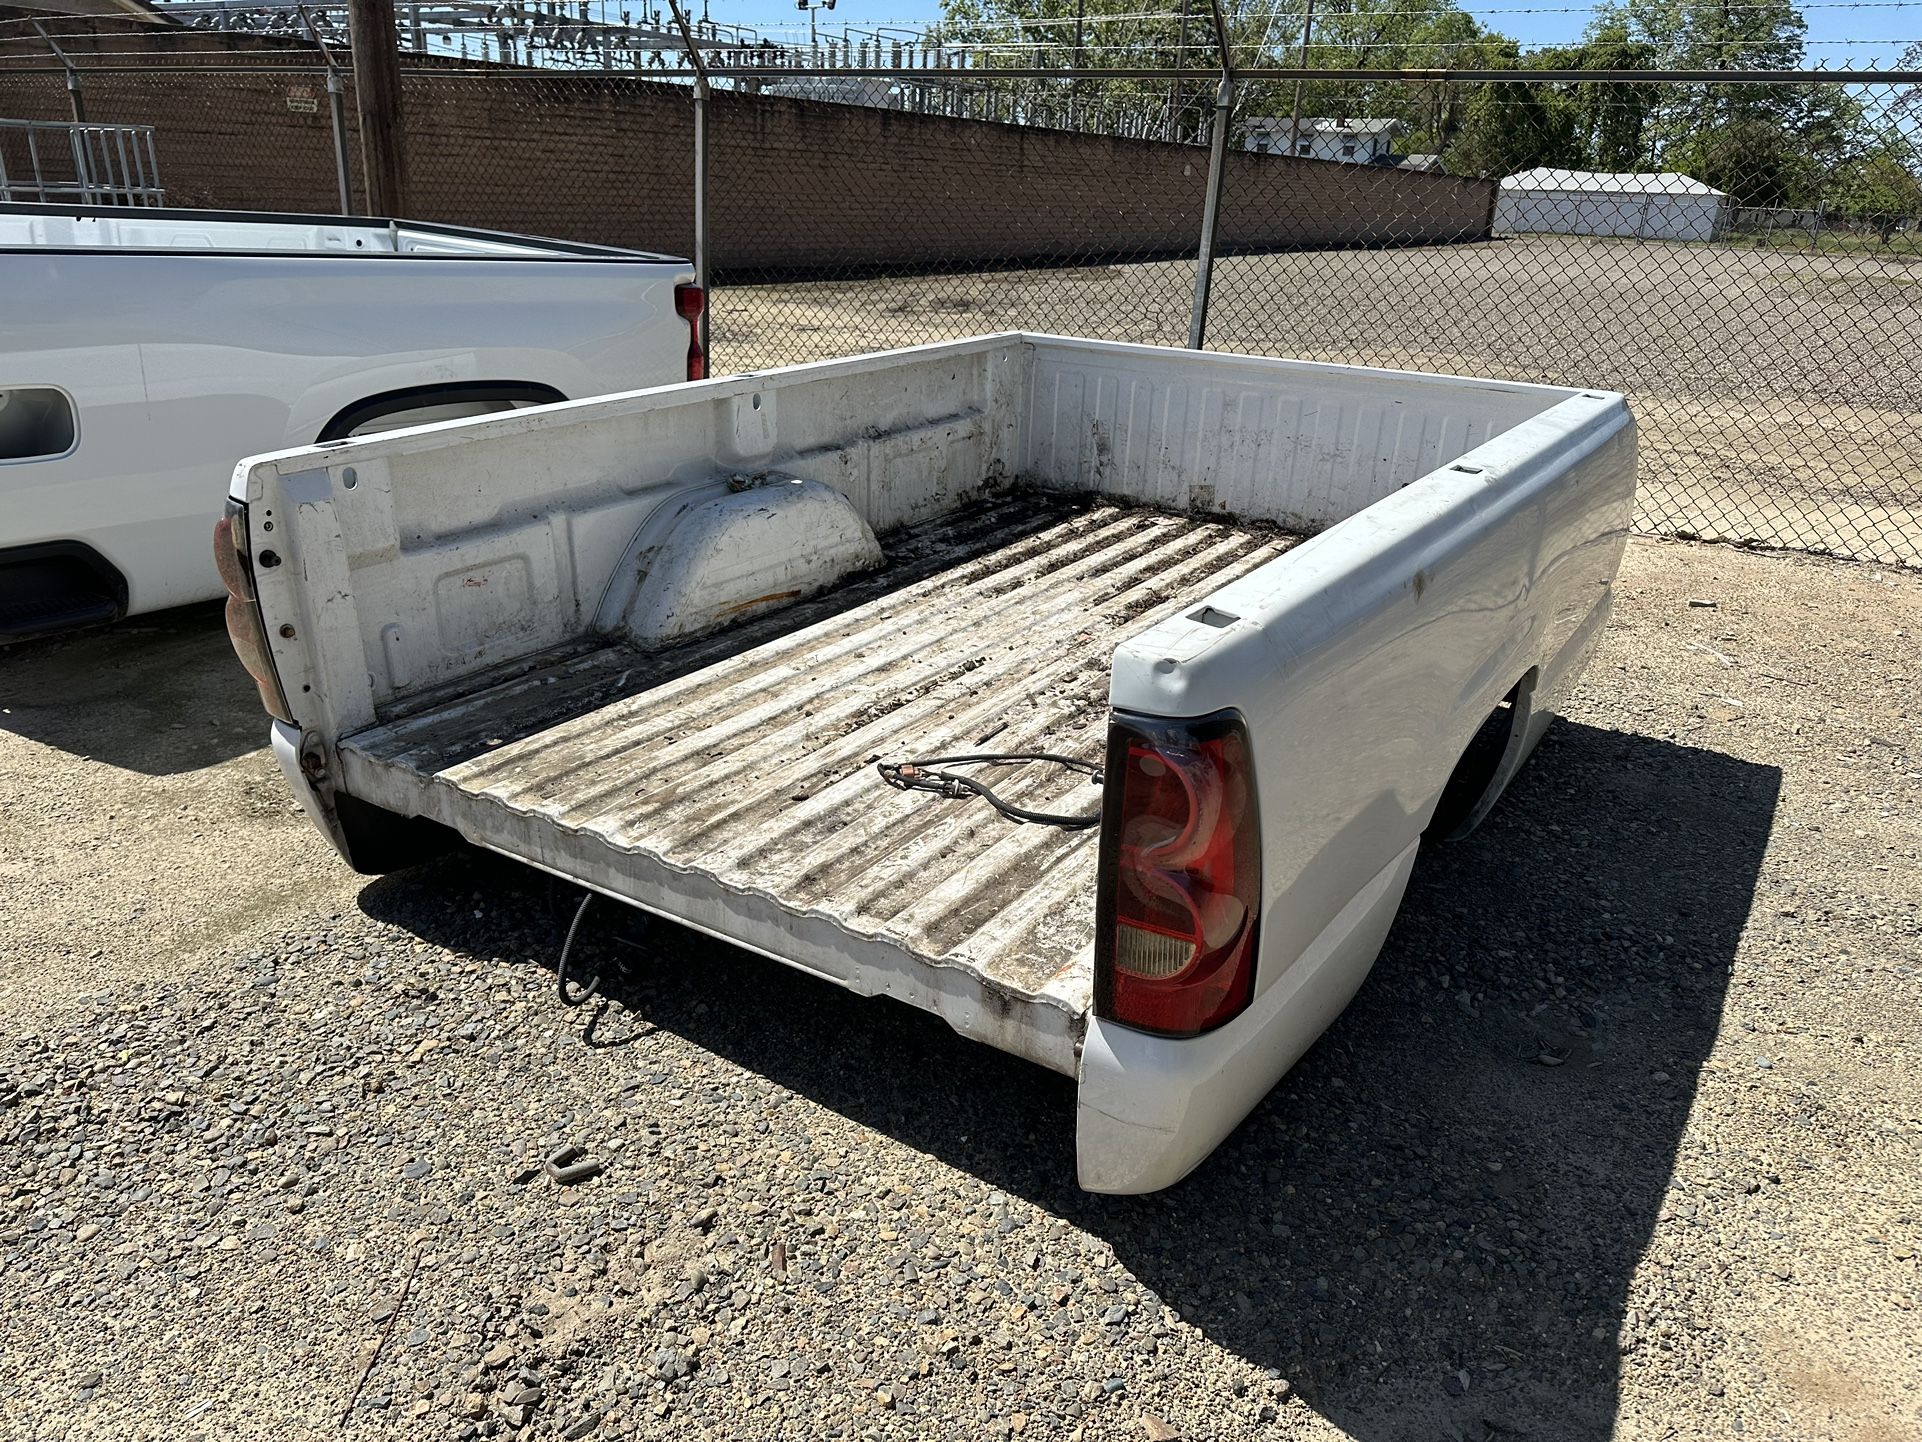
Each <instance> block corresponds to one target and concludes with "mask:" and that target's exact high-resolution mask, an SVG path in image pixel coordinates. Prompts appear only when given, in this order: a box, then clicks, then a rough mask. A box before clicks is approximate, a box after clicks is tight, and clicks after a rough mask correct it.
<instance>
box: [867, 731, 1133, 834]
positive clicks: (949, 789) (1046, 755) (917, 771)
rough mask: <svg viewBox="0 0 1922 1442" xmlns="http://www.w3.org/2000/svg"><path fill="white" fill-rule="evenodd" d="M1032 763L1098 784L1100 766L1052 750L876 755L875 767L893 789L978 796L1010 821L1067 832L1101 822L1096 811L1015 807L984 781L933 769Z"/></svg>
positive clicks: (951, 797) (957, 797)
mask: <svg viewBox="0 0 1922 1442" xmlns="http://www.w3.org/2000/svg"><path fill="white" fill-rule="evenodd" d="M1034 762H1045V763H1047V764H1049V765H1053V766H1065V767H1066V768H1067V769H1068V770H1070V771H1078V772H1080V773H1081V774H1082V775H1084V776H1086V777H1087V778H1088V780H1089V782H1090V784H1092V785H1095V786H1099V785H1100V784H1101V779H1102V778H1101V768H1100V767H1099V766H1097V765H1096V764H1095V763H1094V762H1092V761H1083V760H1082V759H1081V758H1080V757H1079V756H1058V755H1056V754H1054V753H1053V752H1051V751H982V752H976V753H974V754H972V755H968V756H926V757H917V758H916V759H914V760H912V761H882V760H880V759H878V758H877V759H876V760H875V763H874V769H875V770H876V771H878V772H880V773H881V779H882V780H883V781H885V782H887V784H888V785H890V786H892V787H893V788H894V789H895V790H896V791H925V792H928V793H929V794H931V795H934V796H940V797H944V798H946V799H947V800H949V801H964V800H966V799H967V798H969V797H971V796H978V797H980V798H981V799H982V800H983V801H985V802H987V803H988V805H990V806H992V807H993V808H994V809H995V810H996V811H999V812H1000V813H1001V814H1002V815H1003V816H1005V817H1007V818H1008V819H1009V820H1010V821H1025V822H1028V823H1029V824H1031V825H1035V826H1059V827H1062V828H1064V829H1066V830H1069V831H1085V830H1087V829H1088V828H1089V827H1091V826H1099V825H1100V824H1101V813H1100V812H1099V811H1093V812H1090V813H1088V814H1087V815H1083V816H1064V815H1060V814H1058V813H1055V812H1051V811H1031V810H1029V809H1028V808H1027V807H1025V806H1016V805H1015V804H1014V803H1013V802H1011V801H1005V800H1003V799H1002V798H1001V797H999V796H997V795H995V793H994V792H993V790H992V789H990V788H989V787H988V785H987V784H986V783H985V782H981V781H977V780H975V779H974V778H973V777H972V776H965V775H963V774H962V773H960V772H958V771H943V770H938V769H936V768H939V767H944V766H1027V765H1029V764H1031V763H1034Z"/></svg>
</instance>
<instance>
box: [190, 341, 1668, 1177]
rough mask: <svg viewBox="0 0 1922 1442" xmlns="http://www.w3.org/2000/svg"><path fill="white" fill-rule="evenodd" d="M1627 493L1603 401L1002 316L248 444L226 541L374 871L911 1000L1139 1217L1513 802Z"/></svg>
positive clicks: (282, 677) (1623, 516)
mask: <svg viewBox="0 0 1922 1442" xmlns="http://www.w3.org/2000/svg"><path fill="white" fill-rule="evenodd" d="M1634 487H1635V432H1634V424H1633V421H1632V420H1631V418H1630V416H1629V412H1628V409H1627V407H1626V406H1625V404H1624V403H1623V400H1622V397H1621V396H1619V395H1615V394H1606V393H1601V392H1595V391H1583V390H1567V389H1557V388H1553V387H1549V386H1535V385H1519V384H1513V383H1509V382H1496V381H1482V380H1464V379H1456V378H1449V377H1438V376H1428V375H1414V374H1404V373H1397V372H1392V371H1378V370H1362V369H1356V368H1351V367H1344V366H1335V365H1314V364H1306V363H1299V362H1290V361H1276V360H1257V359H1249V358H1245V357H1240V356H1232V355H1215V354H1199V353H1195V352H1190V351H1178V350H1163V349H1157V348H1153V347H1146V346H1132V345H1118V344H1110V343H1105V342H1095V341H1084V340H1071V339H1064V338H1060V337H1054V336H1042V335H1025V334H1010V335H994V336H986V337H982V338H979V339H975V340H968V341H962V342H958V343H954V344H945V345H932V346H925V347H920V348H917V349H912V350H902V351H894V352H890V353H886V354H878V355H869V356H862V357H858V358H855V359H850V360H837V361H828V362H822V363H818V364H812V365H803V366H795V367H792V368H789V369H784V370H775V371H768V372H765V373H762V374H752V375H743V376H736V377H732V378H729V379H724V380H712V381H707V382H705V383H702V384H697V385H679V386H671V387H666V388H662V389H657V390H651V391H642V392H637V393H635V394H632V395H624V396H615V397H608V398H604V399H601V400H594V401H583V402H575V403H570V404H566V405H554V406H544V407H540V408H537V409H533V410H528V411H523V412H519V413H516V414H512V415H502V416H494V417H488V418H484V419H480V420H472V421H457V422H450V423H446V424H440V425H431V426H423V427H420V428H417V429H413V430H408V431H403V432H398V433H393V434H388V435H383V436H377V437H372V438H369V439H365V440H354V441H348V442H345V443H342V444H340V445H336V446H330V447H320V448H310V449H306V450H301V451H294V452H288V453H285V454H281V455H277V456H267V457H263V458H260V459H256V460H250V461H246V462H243V463H242V464H241V465H240V467H239V468H238V470H237V471H236V472H235V475H234V483H233V492H232V499H231V501H230V504H229V508H228V516H227V519H226V520H225V521H223V522H222V524H221V526H220V528H219V530H218V532H217V534H216V549H217V550H218V552H219V554H220V557H221V563H222V566H223V569H224V571H225V573H226V575H227V578H228V581H229V585H230V587H231V589H232V591H233V597H232V600H231V602H230V604H229V610H228V615H229V624H230V629H231V630H232V633H233V637H234V641H235V645H236V648H237V649H238V651H239V653H240V655H241V657H242V659H243V660H244V661H245V663H246V665H247V667H248V669H249V670H250V671H251V672H252V673H253V675H254V677H255V679H256V680H257V681H258V683H259V686H260V690H261V694H262V697H263V699H264V701H265V703H266V705H267V708H268V710H269V711H270V712H272V713H273V717H274V720H273V723H272V735H273V746H274V749H275V751H276V753H277V754H278V756H279V757H280V760H281V764H282V766H283V768H284V769H285V771H286V774H287V778H288V780H289V782H290V783H291V784H292V786H293V787H294V789H295V791H296V792H297V793H298V794H299V796H300V798H301V800H302V802H303V804H304V805H305V806H306V808H307V810H308V811H309V813H310V814H311V816H312V817H313V819H314V821H315V822H316V824H317V825H319V826H320V828H321V829H322V830H323V831H325V832H326V833H327V835H328V836H330V837H331V838H332V839H333V841H334V842H335V844H336V845H337V846H338V847H339V848H340V850H341V852H342V853H343V855H345V856H346V858H347V859H348V860H349V861H350V862H351V863H352V864H353V865H355V866H356V867H359V868H361V869H364V870H380V869H386V868H392V867H395V866H398V865H403V864H406V863H407V862H409V861H410V860H413V859H416V858H419V857H421V856H424V855H426V854H427V852H428V850H429V849H431V847H432V846H433V845H434V843H435V842H436V841H437V840H438V839H443V838H451V836H452V834H453V833H459V835H460V836H463V837H465V838H467V839H468V840H469V841H471V842H473V843H476V844H478V845H480V846H484V847H489V848H492V849H493V850H496V851H499V852H502V853H504V854H506V855H508V856H513V857H518V858H520V859H522V860H524V861H526V862H529V863H531V864H533V865H535V866H537V867H541V868H543V869H545V870H547V871H549V872H553V873H556V874H558V875H561V876H564V877H568V878H572V879H573V880H576V881H578V882H580V883H581V884H582V885H583V886H585V887H588V888H591V889H593V890H594V891H596V892H600V893H604V894H605V895H608V896H612V897H616V898H619V899H621V900H623V901H627V902H631V903H633V904H634V905H636V906H639V907H643V908H645V909H646V910H648V911H651V912H654V913H658V914H659V915H662V916H666V917H671V918H674V919H676V920H678V921H681V922H684V923H686V924H687V925H689V926H692V927H695V928H698V929H699V930H702V931H705V932H708V933H711V934H713V935H715V936H718V937H723V938H726V939H727V940H729V941H732V942H736V943H738V944H740V945H741V946H744V947H747V948H750V949H751V950H754V951H757V952H760V953H763V954H764V955H766V956H769V957H772V958H774V959H775V960H777V961H782V962H786V963H787V964H789V965H791V966H795V967H799V968H801V969H803V970H805V971H808V972H812V973H814V974H816V975H819V976H821V977H825V978H827V979H829V980H832V981H835V982H838V983H840V984H841V985H843V986H846V987H850V988H853V989H854V990H856V991H859V992H862V993H865V994H881V995H887V996H892V997H896V998H898V999H900V1000H902V1001H905V1002H908V1003H910V1004H912V1005H915V1006H919V1007H924V1008H926V1009H928V1010H930V1011H933V1012H936V1013H938V1014H939V1015H940V1016H942V1017H943V1018H945V1019H946V1020H947V1021H948V1022H949V1023H950V1024H951V1025H952V1026H953V1027H954V1028H955V1029H956V1030H958V1031H960V1032H962V1033H963V1034H965V1035H967V1036H970V1037H973V1038H976V1039H978V1040H980V1041H983V1042H986V1043H988V1044H989V1045H991V1046H995V1047H1000V1048H1003V1049H1006V1050H1008V1051H1012V1052H1016V1053H1018V1054H1020V1055H1021V1056H1023V1057H1026V1058H1028V1059H1029V1060H1031V1061H1033V1062H1036V1063H1038V1064H1039V1065H1041V1066H1044V1067H1048V1068H1051V1069H1053V1070H1055V1071H1058V1072H1063V1073H1065V1074H1067V1075H1068V1076H1071V1077H1075V1078H1077V1079H1078V1082H1079V1103H1078V1112H1079V1117H1078V1128H1077V1132H1078V1136H1077V1140H1078V1157H1079V1173H1080V1180H1081V1184H1082V1185H1083V1186H1084V1187H1087V1188H1090V1189H1093V1190H1098V1191H1113V1192H1139V1191H1147V1190H1152V1189H1154V1188H1158V1187H1165V1186H1167V1185H1169V1184H1170V1183H1172V1182H1174V1181H1176V1180H1178V1179H1179V1178H1180V1177H1182V1176H1183V1175H1184V1174H1186V1173H1187V1172H1188V1171H1189V1170H1190V1169H1191V1168H1192V1167H1194V1166H1195V1165H1196V1164H1197V1163H1198V1162H1199V1161H1201V1159H1202V1158H1204V1157H1206V1156H1207V1155H1208V1153H1209V1152H1210V1151H1211V1150H1212V1149H1213V1148H1214V1147H1215V1145H1216V1144H1217V1143H1218V1142H1219V1141H1220V1140H1221V1139H1222V1137H1224V1136H1225V1135H1226V1134H1227V1133H1228V1132H1229V1130H1230V1129H1232V1128H1233V1127H1234V1125H1235V1124H1236V1123H1237V1122H1238V1121H1239V1120H1240V1119H1241V1118H1242V1117H1243V1116H1245V1115H1246V1114H1247V1112H1248V1110H1249V1109H1250V1108H1251V1107H1252V1106H1253V1105H1254V1104H1255V1102H1256V1101H1257V1100H1259V1099H1260V1097H1261V1096H1262V1094H1263V1093H1264V1092H1265V1091H1267V1089H1268V1088H1269V1087H1271V1086H1272V1085H1273V1084H1274V1083H1275V1081H1276V1080H1277V1079H1278V1078H1279V1077H1280V1076H1281V1075H1282V1073H1283V1072H1284V1071H1286V1070H1287V1068H1288V1067H1289V1066H1290V1065H1292V1064H1293V1062H1294V1061H1295V1059H1296V1058H1297V1057H1298V1056H1300V1055H1301V1053H1302V1052H1303V1051H1304V1050H1305V1049H1306V1048H1307V1047H1308V1045H1309V1044H1310V1043H1311V1042H1312V1041H1313V1040H1314V1039H1315V1037H1316V1036H1317V1035H1319V1034H1320V1033H1321V1031H1322V1030H1323V1029H1324V1028H1325V1027H1326V1026H1327V1025H1328V1023H1329V1022H1330V1020H1331V1019H1332V1018H1333V1017H1334V1016H1335V1015H1336V1013H1337V1012H1339V1011H1340V1010H1341V1008H1342V1007H1343V1006H1344V1005H1345V1004H1346V1002H1347V1001H1348V999H1349V997H1350V996H1352V995H1353V994H1354V992H1355V989H1356V988H1357V987H1358V986H1359V985H1360V984H1361V981H1362V978H1363V976H1364V975H1365V974H1366V973H1367V971H1368V968H1369V966H1370V964H1371V963H1372V962H1373V960H1374V957H1375V955H1376V952H1377V950H1378V949H1379V948H1380V946H1381V942H1382V939H1383V936H1384V935H1385V933H1386V932H1387V930H1388V925H1389V922H1390V920H1391V919H1392V918H1393V916H1394V914H1395V910H1396V907H1397V905H1398V904H1399V901H1400V898H1401V895H1402V891H1403V887H1404V884H1405V883H1406V881H1407V879H1408V874H1409V868H1410V866H1411V865H1412V864H1413V862H1414V859H1415V855H1416V852H1417V850H1418V849H1419V848H1420V847H1421V846H1422V845H1423V843H1424V840H1425V839H1426V838H1433V837H1439V836H1442V835H1446V834H1448V833H1450V832H1452V831H1455V830H1459V829H1461V828H1463V827H1466V826H1469V825H1472V824H1474V822H1476V821H1477V820H1478V819H1479V818H1480V816H1481V815H1482V814H1483V813H1484V812H1485V810H1486V809H1487V808H1488V807H1489V806H1490V805H1492V804H1493V803H1494V800H1495V798H1496V797H1497V796H1498V795H1499V794H1500V792H1501V791H1502V788H1503V787H1504V786H1505V785H1506V784H1507V783H1508V781H1509V779H1510V778H1511V777H1512V776H1513V775H1514V774H1515V771H1516V769H1517V768H1518V767H1519V766H1520V765H1521V764H1522V761H1523V760H1524V758H1525V757H1526V756H1527V755H1528V753H1529V751H1530V749H1531V748H1532V747H1533V746H1534V744H1535V742H1536V740H1537V739H1538V738H1539V737H1540V736H1541V734H1542V731H1543V729H1544V728H1545V727H1546V726H1547V725H1548V723H1549V721H1550V718H1551V717H1552V716H1553V715H1554V713H1555V711H1556V709H1557V708H1558V707H1559V706H1560V705H1561V704H1562V702H1563V700H1564V698H1565V697H1566V696H1567V695H1568V693H1569V689H1570V687H1571V686H1572V685H1573V684H1574V683H1575V680H1576V677H1577V675H1578V674H1579V672H1580V671H1581V668H1582V665H1583V663H1584V661H1585V659H1586V658H1587V656H1588V654H1589V651H1590V648H1591V647H1592V646H1593V645H1594V643H1595V641H1596V638H1597V635H1598V633H1599V632H1600V630H1601V629H1602V625H1603V622H1604V620H1605V619H1606V617H1607V616H1608V614H1609V600H1610V590H1611V586H1612V584H1613V579H1614V576H1615V571H1616V567H1617V564H1618V563H1619V560H1620V557H1621V553H1622V547H1623V543H1624V536H1625V534H1626V530H1627V527H1628V524H1629V517H1630V510H1631V506H1632V502H1633V493H1634ZM984 753H987V754H992V755H994V756H996V757H997V758H999V757H1024V756H1042V757H1047V756H1052V757H1055V758H1066V761H1065V762H1064V761H1063V760H1060V759H1036V760H1025V761H1024V760H999V759H997V760H994V761H986V762H970V761H955V760H952V759H943V758H954V757H957V756H962V757H966V756H978V755H981V754H984ZM906 763H915V764H914V765H907V764H906ZM1069 763H1074V764H1069ZM1090 763H1092V764H1090ZM1095 769H1099V770H1100V771H1101V772H1102V773H1103V774H1102V776H1101V777H1100V779H1099V781H1098V782H1094V781H1093V778H1091V777H1090V775H1089V774H1088V773H1089V772H1090V771H1092V770H1095ZM983 787H985V788H986V790H987V791H989V792H992V793H993V794H994V799H993V800H990V799H989V798H988V797H987V796H985V795H983V794H982V790H981V788H983ZM1017 815H1026V816H1028V817H1030V818H1034V819H1029V820H1018V819H1016V816H1017Z"/></svg>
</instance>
